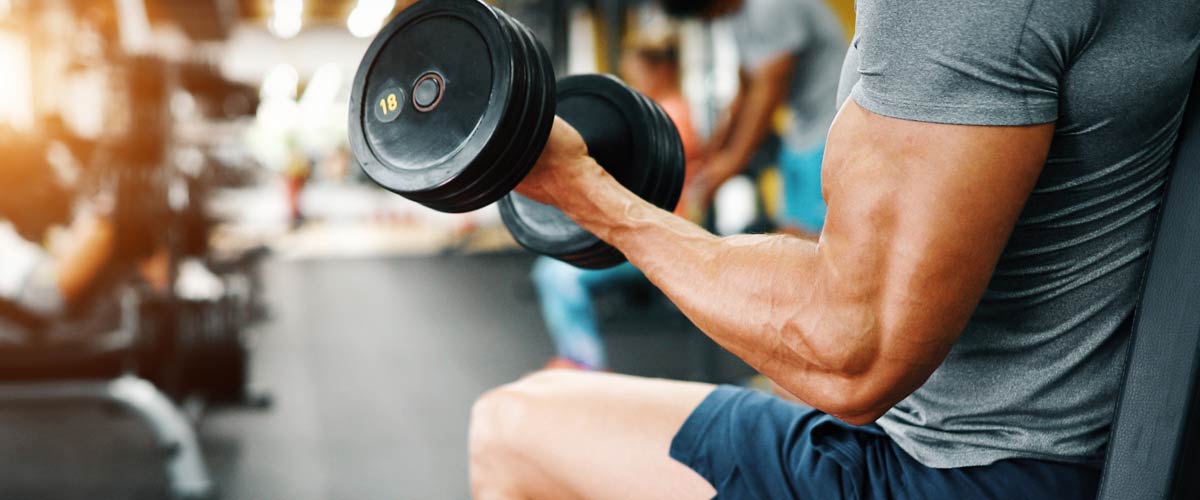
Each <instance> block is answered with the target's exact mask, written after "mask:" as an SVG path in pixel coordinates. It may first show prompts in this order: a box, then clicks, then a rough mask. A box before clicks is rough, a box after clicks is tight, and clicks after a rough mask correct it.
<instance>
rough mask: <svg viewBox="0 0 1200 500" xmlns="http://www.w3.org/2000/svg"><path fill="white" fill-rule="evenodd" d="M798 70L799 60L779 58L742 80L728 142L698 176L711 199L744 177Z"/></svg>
mask: <svg viewBox="0 0 1200 500" xmlns="http://www.w3.org/2000/svg"><path fill="white" fill-rule="evenodd" d="M795 69H796V56H795V55H793V54H791V53H787V54H783V55H780V56H778V57H776V58H774V59H771V60H770V61H768V62H766V63H763V64H762V65H761V66H759V67H757V68H756V69H754V70H753V71H752V72H749V73H748V74H747V76H746V78H743V80H742V81H743V88H744V90H742V91H740V93H741V96H740V98H739V99H738V100H737V101H736V104H737V106H736V107H737V109H736V110H734V111H735V114H732V115H731V118H730V122H729V123H728V124H727V126H728V127H729V128H728V132H727V133H728V139H727V140H725V141H723V146H721V147H720V148H719V149H715V150H713V151H709V152H708V154H709V157H708V159H707V161H706V162H705V163H704V165H703V166H702V167H701V171H700V172H698V175H697V178H696V183H697V188H698V189H700V190H702V191H704V192H703V193H701V194H703V195H706V197H710V196H711V195H712V192H714V191H715V190H716V189H717V188H718V187H720V186H721V184H724V183H725V181H727V180H729V179H730V178H732V177H734V176H736V175H738V174H740V173H742V171H743V170H745V169H746V166H747V165H749V163H750V160H751V159H753V158H754V153H755V152H756V151H758V147H759V145H760V144H762V141H763V139H765V138H766V137H767V134H768V133H770V131H771V124H772V123H773V120H772V117H773V116H774V114H775V111H776V110H777V109H779V106H780V105H781V104H782V103H783V100H784V98H785V97H787V94H788V90H789V89H790V88H791V84H792V74H793V73H794V72H795Z"/></svg>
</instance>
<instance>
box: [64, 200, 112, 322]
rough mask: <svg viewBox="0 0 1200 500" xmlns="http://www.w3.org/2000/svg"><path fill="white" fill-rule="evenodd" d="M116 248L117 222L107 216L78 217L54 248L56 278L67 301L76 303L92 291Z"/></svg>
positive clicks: (90, 215)
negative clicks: (90, 288)
mask: <svg viewBox="0 0 1200 500" xmlns="http://www.w3.org/2000/svg"><path fill="white" fill-rule="evenodd" d="M115 249H116V234H115V232H114V229H113V225H112V223H111V222H109V221H108V220H107V219H105V218H104V217H100V216H96V215H92V214H85V215H83V216H81V217H80V218H79V219H77V220H76V221H75V222H74V223H73V224H72V225H71V227H70V229H69V230H68V232H67V234H65V235H63V236H62V237H61V238H59V239H58V240H57V241H55V242H54V244H53V245H52V248H51V250H50V253H51V257H52V260H53V263H52V265H53V269H54V274H55V282H56V284H57V285H58V291H59V293H60V294H61V296H62V299H63V302H64V303H66V304H68V305H70V304H74V303H76V302H77V301H78V300H79V299H81V298H82V297H83V296H84V294H85V293H86V292H87V291H88V288H89V287H90V286H91V285H92V283H93V282H94V281H95V280H96V278H97V277H98V276H99V275H100V273H101V272H103V271H104V269H105V267H106V266H107V265H108V264H109V263H110V261H111V259H112V256H113V253H114V251H115Z"/></svg>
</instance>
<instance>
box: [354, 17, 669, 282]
mask: <svg viewBox="0 0 1200 500" xmlns="http://www.w3.org/2000/svg"><path fill="white" fill-rule="evenodd" d="M555 114H557V115H558V116H559V117H561V118H562V119H563V120H565V121H566V122H567V123H569V124H571V125H572V126H573V127H574V128H575V129H577V130H578V131H579V133H580V135H582V136H583V138H584V141H585V142H586V143H587V146H588V151H589V153H590V154H591V156H592V157H593V158H595V159H596V161H597V162H598V163H599V164H600V165H601V166H602V167H604V169H605V170H606V171H608V172H609V173H610V174H612V176H613V177H614V178H616V180H617V181H618V182H620V183H621V184H622V185H624V186H625V187H626V188H628V189H629V190H630V191H632V192H634V193H636V194H637V195H638V196H640V197H642V198H643V199H645V200H647V201H649V202H651V203H653V204H654V205H656V206H658V207H661V208H664V209H667V210H672V209H674V208H675V205H676V204H677V203H678V202H679V196H680V193H681V192H682V190H683V174H684V155H683V145H682V142H681V141H680V139H679V132H678V131H677V130H676V129H675V126H674V124H673V123H672V122H671V120H670V119H669V118H668V117H667V115H666V113H664V112H663V110H662V109H661V108H659V107H658V106H657V105H656V104H654V103H653V102H651V101H650V100H649V99H647V98H646V97H645V96H643V95H641V94H639V93H638V92H636V91H634V90H633V89H631V88H629V87H628V86H627V85H625V84H624V83H623V82H621V81H620V80H618V79H617V78H615V77H612V76H607V75H577V76H569V77H565V78H563V79H561V80H558V81H557V82H556V81H555V79H554V69H553V67H552V66H551V63H550V58H549V56H548V55H547V54H546V49H545V48H544V47H543V46H542V45H541V43H540V42H538V40H537V39H536V38H534V36H533V34H532V33H531V32H530V31H529V29H528V28H526V27H525V26H523V25H521V23H519V22H517V21H516V20H514V19H513V18H511V17H509V16H508V14H506V13H504V12H503V11H501V10H500V9H497V8H495V7H492V6H490V5H488V4H486V3H483V2H482V1H479V0H422V1H420V2H417V3H415V4H413V5H412V6H410V7H408V8H407V9H405V10H403V11H401V12H400V13H399V14H397V15H396V17H395V18H393V19H392V20H391V21H389V22H388V23H387V25H386V26H384V28H383V29H382V30H380V32H379V34H378V35H377V36H376V38H375V40H374V41H373V42H372V43H371V45H370V47H369V48H368V49H367V52H366V55H365V56H363V60H362V63H361V64H360V66H359V68H358V72H357V74H356V76H355V78H354V86H353V89H352V92H351V98H350V124H349V135H350V145H351V149H352V150H353V152H354V155H355V158H356V159H357V160H358V163H359V164H360V165H361V167H362V168H363V171H364V172H366V174H367V176H368V177H370V178H371V179H372V180H373V181H374V182H376V183H377V184H379V185H380V186H382V187H384V188H386V189H388V190H389V191H392V192H394V193H396V194H399V195H401V196H403V197H405V198H408V199H410V200H413V201H416V202H418V203H421V204H423V205H425V206H427V207H430V208H433V209H435V210H439V211H443V212H451V213H461V212H469V211H472V210H477V209H479V208H482V207H484V206H487V205H489V204H492V203H495V202H497V201H499V208H500V213H501V218H502V219H503V221H504V224H505V225H506V226H507V227H508V229H509V231H510V232H511V233H512V234H513V237H514V238H515V239H516V240H517V242H518V243H520V244H521V245H522V246H524V247H525V248H527V249H529V250H532V251H534V252H537V253H541V254H545V255H549V256H551V257H554V258H557V259H560V260H563V261H565V262H568V263H571V264H574V265H576V266H579V267H584V268H593V269H600V268H605V267H611V266H614V265H616V264H619V263H621V262H623V261H624V260H625V257H624V256H623V255H621V253H620V252H619V251H617V250H616V249H615V248H613V247H611V246H609V245H608V244H606V243H604V242H603V241H601V240H600V239H599V238H597V237H595V236H594V235H592V234H590V233H588V232H587V231H585V230H584V229H583V228H581V227H579V226H578V225H576V224H575V223H574V222H572V221H571V220H570V219H569V218H568V217H567V216H566V215H565V214H563V213H562V212H561V211H559V210H558V209H556V208H554V207H550V206H547V205H543V204H540V203H537V202H535V201H533V200H530V199H528V198H525V197H523V196H520V195H519V194H516V193H513V192H512V191H513V189H514V188H516V186H517V185H518V184H519V183H520V182H521V180H522V179H523V178H524V177H525V176H526V175H527V174H528V173H529V171H530V170H531V169H532V168H533V166H534V164H535V163H536V162H537V160H538V157H539V156H540V155H541V152H542V149H543V148H544V147H545V145H546V141H547V140H548V138H549V135H550V129H551V126H552V125H553V123H554V116H555Z"/></svg>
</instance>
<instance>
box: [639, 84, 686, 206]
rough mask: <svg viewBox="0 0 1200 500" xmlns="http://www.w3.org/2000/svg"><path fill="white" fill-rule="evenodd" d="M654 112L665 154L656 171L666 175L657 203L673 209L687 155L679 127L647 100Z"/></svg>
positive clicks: (677, 197) (679, 194)
mask: <svg viewBox="0 0 1200 500" xmlns="http://www.w3.org/2000/svg"><path fill="white" fill-rule="evenodd" d="M647 101H648V102H649V104H650V106H651V107H652V108H653V110H654V113H655V114H656V115H657V116H658V122H659V124H660V128H661V131H662V134H663V135H664V137H663V140H662V142H660V143H659V145H660V146H661V147H662V148H663V149H664V150H665V151H664V152H663V153H664V155H665V157H664V160H663V162H662V163H660V164H659V167H660V168H659V169H658V172H659V174H660V175H662V176H665V177H666V182H665V183H664V188H665V193H663V194H664V195H665V198H662V199H661V200H662V201H661V204H660V205H659V206H660V207H662V208H663V209H665V210H671V211H674V210H675V208H676V207H677V206H678V205H679V198H680V197H681V196H682V195H683V183H684V180H685V179H684V176H685V175H686V174H687V156H686V154H685V153H684V151H683V139H682V138H680V136H679V129H678V128H676V126H675V122H674V121H673V120H671V117H670V116H669V115H667V112H666V111H665V110H663V109H662V107H660V106H659V105H658V104H656V103H654V102H653V101H649V99H647Z"/></svg>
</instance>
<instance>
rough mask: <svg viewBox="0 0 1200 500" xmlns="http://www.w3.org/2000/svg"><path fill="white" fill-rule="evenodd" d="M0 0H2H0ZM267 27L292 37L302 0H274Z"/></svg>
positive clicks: (300, 24) (301, 22)
mask: <svg viewBox="0 0 1200 500" xmlns="http://www.w3.org/2000/svg"><path fill="white" fill-rule="evenodd" d="M0 1H2V0H0ZM272 7H273V10H272V11H271V19H270V20H268V21H267V28H268V29H270V30H271V33H272V34H274V35H275V36H277V37H279V38H292V37H294V36H296V35H298V34H299V33H300V28H302V27H303V26H304V0H274V3H273V4H272Z"/></svg>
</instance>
